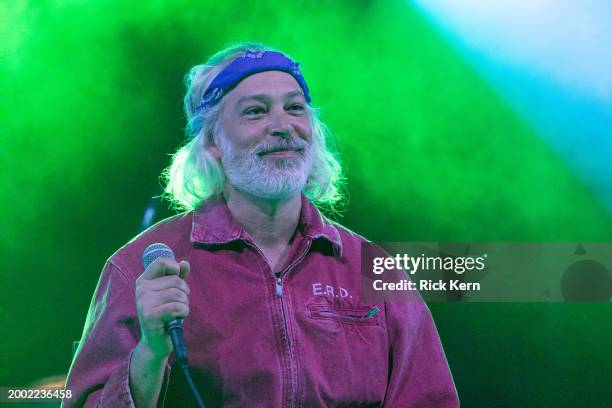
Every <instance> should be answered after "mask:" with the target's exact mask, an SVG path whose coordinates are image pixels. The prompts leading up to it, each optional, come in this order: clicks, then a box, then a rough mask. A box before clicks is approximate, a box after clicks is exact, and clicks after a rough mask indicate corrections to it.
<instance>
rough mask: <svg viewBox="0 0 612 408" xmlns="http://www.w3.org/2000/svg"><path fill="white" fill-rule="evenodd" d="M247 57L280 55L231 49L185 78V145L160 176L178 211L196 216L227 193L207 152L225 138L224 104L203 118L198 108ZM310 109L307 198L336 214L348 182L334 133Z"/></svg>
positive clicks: (245, 46)
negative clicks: (195, 211) (213, 84)
mask: <svg viewBox="0 0 612 408" xmlns="http://www.w3.org/2000/svg"><path fill="white" fill-rule="evenodd" d="M247 51H276V50H274V49H272V48H270V47H268V46H264V45H262V44H258V43H238V44H233V45H231V46H228V47H226V48H224V49H223V50H221V51H219V52H218V53H216V54H214V55H213V56H211V57H210V58H209V59H208V61H206V63H204V64H200V65H196V66H194V67H193V68H191V69H190V70H189V73H188V74H187V75H186V76H185V84H186V86H187V93H186V95H185V99H184V109H185V115H186V116H187V127H186V129H185V133H186V136H187V142H186V143H185V144H184V145H183V146H182V147H180V148H179V149H178V150H177V152H176V153H175V154H174V155H173V156H172V160H171V162H170V166H169V167H168V168H166V169H165V170H164V172H163V173H162V178H163V179H164V181H165V183H166V187H165V194H164V197H165V198H166V199H168V200H169V201H170V202H171V203H172V205H173V207H174V208H175V209H177V210H193V209H195V208H197V207H198V206H200V204H202V203H203V202H204V201H206V200H207V199H208V198H209V197H211V196H213V195H216V194H218V193H220V192H221V191H223V187H224V183H225V180H226V177H225V174H224V172H223V168H222V166H221V163H220V161H219V160H217V159H215V158H214V157H213V156H212V154H211V153H210V152H209V151H208V148H209V147H210V146H211V145H212V144H213V143H214V139H215V137H216V136H219V135H220V134H221V132H220V129H219V126H220V112H221V110H222V108H223V99H222V100H221V102H220V103H218V104H217V105H215V106H213V107H211V108H208V109H205V110H204V111H203V112H202V111H200V112H198V111H197V110H196V107H197V106H198V104H199V103H200V102H201V100H202V95H203V93H204V91H205V90H206V88H207V87H208V85H209V84H210V83H211V82H212V80H213V79H214V78H215V76H216V75H217V74H218V73H219V72H221V71H222V70H223V68H225V67H226V66H227V65H229V64H230V63H231V62H232V61H233V60H235V59H236V58H238V57H240V56H242V55H244V53H245V52H247ZM307 109H308V111H309V117H310V120H311V123H310V124H311V127H312V133H313V143H312V148H313V152H312V155H313V162H312V168H311V171H310V174H309V175H308V179H307V182H306V185H305V187H304V189H303V193H304V194H305V195H306V197H308V199H310V200H311V201H312V202H313V203H314V204H315V205H317V206H319V207H323V208H327V209H329V210H332V211H333V210H335V209H336V205H337V204H338V203H340V202H341V201H342V199H343V198H344V194H343V192H344V182H345V177H344V175H343V173H342V166H341V164H340V162H339V160H338V158H337V152H336V151H335V149H334V148H333V143H332V137H333V135H332V133H331V132H330V130H329V129H328V128H327V126H325V124H323V122H321V120H320V119H319V112H318V110H317V109H315V108H312V107H311V106H308V107H307Z"/></svg>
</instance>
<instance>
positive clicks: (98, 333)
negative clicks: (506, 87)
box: [62, 260, 170, 408]
mask: <svg viewBox="0 0 612 408" xmlns="http://www.w3.org/2000/svg"><path fill="white" fill-rule="evenodd" d="M139 340H140V327H139V324H138V313H137V310H136V299H135V279H133V278H132V279H130V278H129V277H128V276H127V275H126V274H124V273H123V272H122V271H121V270H120V269H119V268H118V267H117V266H116V265H115V264H114V263H112V261H110V260H109V261H108V262H107V263H106V265H105V266H104V269H103V271H102V274H101V275H100V279H99V281H98V285H97V287H96V290H95V293H94V296H93V298H92V300H91V304H90V306H89V311H88V313H87V319H86V321H85V327H84V328H83V335H82V337H81V341H80V343H79V347H78V349H77V351H76V353H75V356H74V358H73V360H72V364H71V366H70V372H69V374H68V379H67V381H66V390H70V391H71V393H72V397H71V398H70V399H68V398H66V399H64V401H63V402H62V407H66V408H71V407H109V408H110V407H112V408H122V407H132V408H133V407H134V401H133V400H132V395H131V393H130V387H129V366H130V359H131V357H132V352H133V350H134V347H136V344H137V343H138V341H139ZM169 375H170V367H169V366H166V372H165V374H164V382H163V384H162V390H161V392H160V397H159V403H158V406H163V401H164V397H165V392H166V388H167V385H168V379H169Z"/></svg>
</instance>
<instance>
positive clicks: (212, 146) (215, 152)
mask: <svg viewBox="0 0 612 408" xmlns="http://www.w3.org/2000/svg"><path fill="white" fill-rule="evenodd" d="M208 140H209V145H208V146H207V147H206V149H207V150H208V151H209V152H210V154H212V156H213V157H214V158H215V159H217V160H221V156H222V152H221V149H219V146H217V143H216V142H215V137H214V136H213V135H212V133H211V134H209V135H208Z"/></svg>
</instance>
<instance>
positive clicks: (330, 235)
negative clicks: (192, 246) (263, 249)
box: [191, 194, 342, 256]
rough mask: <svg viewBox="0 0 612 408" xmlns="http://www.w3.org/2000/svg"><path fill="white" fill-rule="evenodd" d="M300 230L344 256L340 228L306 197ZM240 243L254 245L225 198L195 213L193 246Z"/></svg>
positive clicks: (303, 198) (192, 236)
mask: <svg viewBox="0 0 612 408" xmlns="http://www.w3.org/2000/svg"><path fill="white" fill-rule="evenodd" d="M298 229H299V230H300V232H301V233H302V235H303V236H304V237H305V238H307V239H310V240H312V241H314V240H316V239H324V240H326V241H328V242H329V243H330V244H331V245H332V247H333V249H334V254H335V255H338V256H342V240H341V239H340V233H339V232H338V228H337V227H336V226H335V225H334V224H332V222H330V221H329V220H328V219H327V218H325V217H324V216H323V215H322V214H321V213H320V212H319V210H318V209H317V208H316V207H315V206H314V205H313V204H312V203H311V202H310V200H308V198H306V196H305V195H304V194H302V207H301V211H300V220H299V222H298ZM236 240H245V241H251V242H252V240H251V238H250V236H249V234H248V233H247V232H246V231H245V230H244V229H243V228H242V226H241V225H240V224H238V223H237V222H236V220H234V217H233V216H232V214H231V212H230V210H229V208H228V207H227V203H226V201H225V198H224V197H223V195H222V194H219V195H217V196H215V197H212V198H210V199H208V200H207V201H205V202H204V203H203V204H202V205H201V206H200V207H199V208H198V209H197V210H195V211H194V213H193V222H192V226H191V242H192V243H200V244H208V245H211V244H212V245H214V244H226V243H229V242H231V241H236Z"/></svg>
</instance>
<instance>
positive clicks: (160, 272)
mask: <svg viewBox="0 0 612 408" xmlns="http://www.w3.org/2000/svg"><path fill="white" fill-rule="evenodd" d="M179 272H180V267H179V264H178V263H177V262H176V261H175V260H174V259H168V258H157V259H156V260H155V261H153V262H152V263H151V265H149V267H148V268H147V269H145V271H144V272H143V273H142V274H141V275H140V278H141V279H146V280H150V279H155V278H158V277H160V276H165V275H178V274H179Z"/></svg>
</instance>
